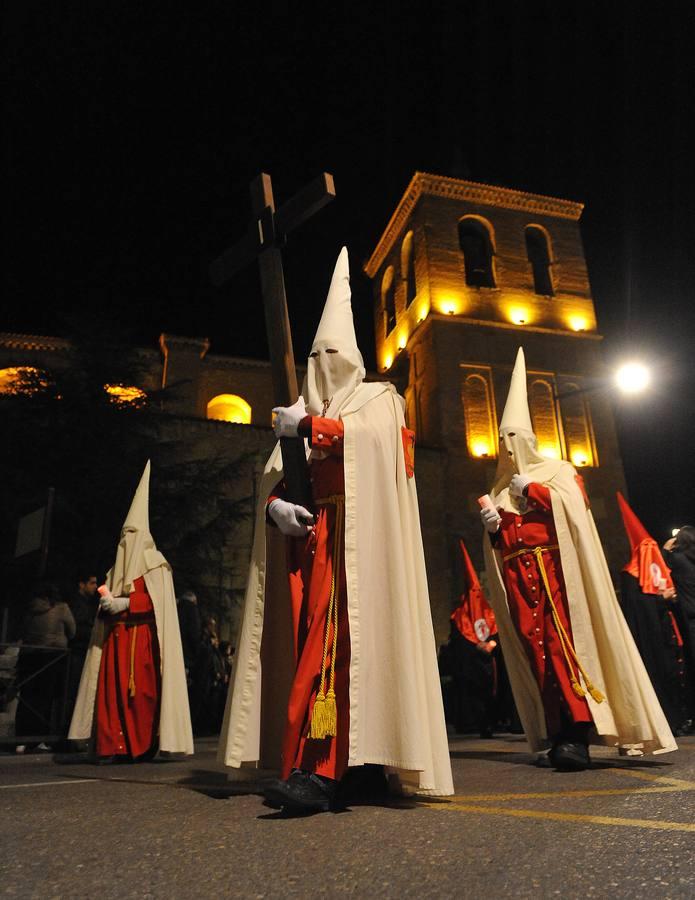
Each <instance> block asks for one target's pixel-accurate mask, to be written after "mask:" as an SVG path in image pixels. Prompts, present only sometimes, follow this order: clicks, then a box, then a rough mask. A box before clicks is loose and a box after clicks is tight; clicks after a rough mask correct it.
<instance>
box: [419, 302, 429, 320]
mask: <svg viewBox="0 0 695 900" xmlns="http://www.w3.org/2000/svg"><path fill="white" fill-rule="evenodd" d="M429 311H430V306H429V303H422V304H421V305H420V308H419V309H418V313H417V320H418V322H424V321H425V319H426V318H427V313H428V312H429Z"/></svg>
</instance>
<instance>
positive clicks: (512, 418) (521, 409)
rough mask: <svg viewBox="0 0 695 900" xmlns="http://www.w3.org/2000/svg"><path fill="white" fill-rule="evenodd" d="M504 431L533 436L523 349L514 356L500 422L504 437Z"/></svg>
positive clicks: (520, 348) (501, 432)
mask: <svg viewBox="0 0 695 900" xmlns="http://www.w3.org/2000/svg"><path fill="white" fill-rule="evenodd" d="M505 431H525V432H528V433H529V434H533V425H532V424H531V414H530V412H529V408H528V392H527V388H526V358H525V357H524V348H523V347H519V349H518V351H517V354H516V361H515V363H514V371H513V372H512V381H511V384H510V385H509V393H508V394H507V402H506V403H505V406H504V412H503V413H502V421H501V422H500V434H501V435H504V433H505Z"/></svg>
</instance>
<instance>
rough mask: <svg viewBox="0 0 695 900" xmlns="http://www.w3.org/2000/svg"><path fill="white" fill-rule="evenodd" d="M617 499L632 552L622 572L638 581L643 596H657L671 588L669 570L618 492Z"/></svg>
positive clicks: (659, 552)
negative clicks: (665, 589)
mask: <svg viewBox="0 0 695 900" xmlns="http://www.w3.org/2000/svg"><path fill="white" fill-rule="evenodd" d="M617 497H618V506H619V507H620V513H621V515H622V517H623V523H624V525H625V531H626V532H627V537H628V540H629V541H630V549H631V550H632V556H631V557H630V561H629V562H628V563H627V565H626V566H623V571H624V572H628V573H629V574H630V575H633V576H634V577H635V578H636V579H637V580H638V581H639V584H640V589H641V590H642V593H643V594H659V593H661V591H662V590H663V588H664V587H673V582H672V581H671V570H670V569H669V567H668V566H667V565H666V563H665V562H664V558H663V556H662V555H661V550H660V549H659V545H658V544H657V542H656V541H655V540H654V538H653V537H651V535H650V534H649V532H648V531H647V529H646V528H645V527H644V525H643V524H642V523H641V522H640V520H639V519H638V518H637V516H636V515H635V514H634V512H633V511H632V509H631V508H630V507H629V505H628V503H627V500H626V499H625V498H624V497H623V495H622V494H621V493H620V491H618V492H617ZM663 582H666V583H665V584H663Z"/></svg>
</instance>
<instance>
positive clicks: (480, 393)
mask: <svg viewBox="0 0 695 900" xmlns="http://www.w3.org/2000/svg"><path fill="white" fill-rule="evenodd" d="M582 209H583V206H582V204H581V203H574V202H571V201H568V200H558V199H555V198H553V197H544V196H541V195H538V194H529V193H525V192H523V191H515V190H510V189H508V188H501V187H493V186H490V185H484V184H476V183H474V182H470V181H462V180H460V179H457V178H447V177H444V176H439V175H429V174H426V173H423V172H416V173H415V175H414V176H413V178H412V180H411V182H410V184H409V185H408V188H407V190H406V192H405V194H404V195H403V197H402V199H401V201H400V203H399V204H398V206H397V208H396V211H395V212H394V214H393V216H392V217H391V221H390V222H389V223H388V225H387V227H386V230H385V231H384V233H383V235H382V236H381V239H380V240H379V242H378V244H377V246H376V248H375V250H374V252H373V253H372V256H371V258H370V259H369V261H368V262H367V264H366V266H365V271H366V272H367V274H368V276H369V277H370V278H371V279H372V280H373V283H374V315H375V334H376V356H377V365H378V368H379V371H380V372H381V373H383V374H384V375H385V376H386V377H388V378H389V379H390V380H392V381H393V382H394V383H395V384H396V385H397V386H398V388H399V390H400V391H401V392H402V393H403V394H404V396H405V398H406V403H407V418H408V422H409V425H410V427H411V428H413V429H414V430H415V432H416V435H417V450H416V472H417V478H418V495H419V498H420V507H421V518H422V525H423V537H424V541H425V552H426V557H427V564H428V577H429V580H430V592H431V597H432V610H433V618H434V624H435V631H436V634H437V639H438V641H439V642H441V641H443V640H445V639H446V637H447V635H448V631H449V624H448V619H449V615H450V612H451V610H452V609H453V608H454V606H455V605H456V604H457V598H458V594H459V592H460V589H461V580H460V572H459V561H458V549H457V543H458V538H459V537H463V538H464V540H465V541H466V544H467V546H468V549H469V552H470V554H471V556H472V558H473V560H474V562H475V563H476V566H477V568H478V569H481V568H482V543H481V542H482V538H483V534H482V529H481V526H480V519H479V515H478V506H477V503H476V498H477V497H478V496H480V495H481V494H483V493H485V492H486V491H487V490H488V489H489V487H490V484H491V483H492V478H493V475H494V472H495V468H496V464H497V453H498V421H499V417H500V416H501V414H502V409H503V408H504V403H505V400H506V396H507V390H508V388H509V381H510V378H511V372H512V367H513V364H514V359H515V356H516V351H517V348H518V347H519V346H523V348H524V352H525V355H526V365H527V369H528V396H529V407H530V410H531V417H532V421H533V425H534V430H535V433H536V435H537V437H538V442H539V447H540V449H541V452H542V453H545V454H547V455H548V456H551V457H562V458H563V459H568V460H570V461H571V462H572V463H573V465H574V466H575V467H576V468H577V469H578V470H580V471H581V473H582V475H583V476H584V478H585V481H586V485H587V491H588V494H589V497H590V500H591V504H592V510H593V515H594V518H595V520H596V524H597V527H598V530H599V533H600V535H601V539H602V541H603V546H604V549H605V551H606V557H607V559H608V563H609V566H610V568H611V572H612V575H613V576H614V580H617V575H618V572H619V571H620V569H621V567H622V566H623V565H624V563H625V561H626V558H627V545H626V543H625V538H624V534H623V527H622V524H621V520H620V516H619V512H618V509H617V504H616V499H615V492H616V491H617V490H620V491H624V490H625V477H624V473H623V466H622V460H621V458H620V452H619V448H618V442H617V437H616V431H615V425H614V420H613V411H612V407H611V400H610V394H609V391H607V390H596V389H595V387H596V379H597V378H601V377H603V376H605V375H606V371H605V368H604V364H603V361H602V357H601V340H602V339H601V335H599V334H598V333H597V331H596V314H595V310H594V303H593V299H592V296H591V288H590V285H589V277H588V273H587V268H586V261H585V259H584V250H583V246H582V240H581V235H580V231H579V219H580V216H581V214H582ZM589 388H592V390H590V391H589V390H588V389H589Z"/></svg>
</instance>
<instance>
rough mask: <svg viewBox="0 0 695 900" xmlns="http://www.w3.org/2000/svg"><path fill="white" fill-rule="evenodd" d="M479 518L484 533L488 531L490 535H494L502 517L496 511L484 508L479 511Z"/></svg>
mask: <svg viewBox="0 0 695 900" xmlns="http://www.w3.org/2000/svg"><path fill="white" fill-rule="evenodd" d="M480 518H481V519H482V522H483V526H484V528H485V531H489V532H490V534H495V533H496V532H497V531H498V530H499V527H500V522H501V521H502V516H501V515H500V514H499V513H498V512H497V510H496V509H488V507H487V506H486V507H484V508H483V509H481V510H480Z"/></svg>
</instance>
